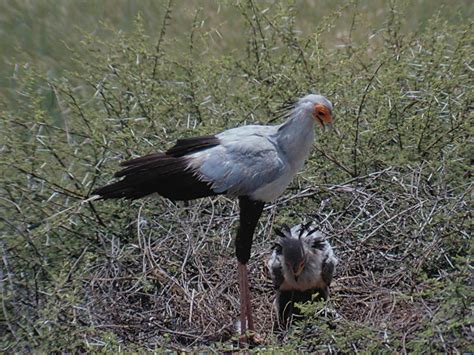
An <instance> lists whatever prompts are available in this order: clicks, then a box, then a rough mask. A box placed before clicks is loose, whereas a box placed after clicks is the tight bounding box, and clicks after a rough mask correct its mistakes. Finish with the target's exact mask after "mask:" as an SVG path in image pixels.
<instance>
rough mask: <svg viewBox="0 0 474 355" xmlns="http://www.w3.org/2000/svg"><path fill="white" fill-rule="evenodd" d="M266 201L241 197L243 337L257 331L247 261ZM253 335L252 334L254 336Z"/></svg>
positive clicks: (239, 257)
mask: <svg viewBox="0 0 474 355" xmlns="http://www.w3.org/2000/svg"><path fill="white" fill-rule="evenodd" d="M264 204H265V203H264V202H261V201H253V200H251V199H250V198H248V197H245V196H244V197H239V206H240V225H239V229H238V231H237V237H236V238H235V252H236V255H237V260H238V274H239V291H240V327H241V328H240V329H241V336H242V338H244V339H245V338H246V332H247V329H248V330H250V331H251V332H252V333H255V327H254V323H253V318H252V308H251V302H250V288H249V283H248V276H247V262H248V261H249V259H250V250H251V248H252V241H253V234H254V232H255V228H256V227H257V222H258V219H259V218H260V216H261V214H262V211H263V206H264ZM252 336H253V335H251V337H252Z"/></svg>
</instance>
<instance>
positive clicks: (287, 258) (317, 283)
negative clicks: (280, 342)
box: [267, 224, 337, 325]
mask: <svg viewBox="0 0 474 355" xmlns="http://www.w3.org/2000/svg"><path fill="white" fill-rule="evenodd" d="M277 234H278V235H279V236H280V238H279V241H278V242H276V243H275V246H274V248H273V253H272V255H271V257H270V259H269V260H268V264H267V267H268V270H269V272H270V275H271V278H272V281H273V286H274V288H275V289H276V290H277V297H276V300H275V308H276V310H277V314H278V320H279V323H280V324H282V325H287V324H288V322H289V320H290V319H291V316H292V315H295V314H298V311H297V309H295V308H294V302H306V301H309V300H311V298H312V295H313V294H315V293H318V294H319V295H320V296H321V297H322V298H324V299H326V298H327V297H328V292H329V286H330V284H331V281H332V278H333V275H334V270H335V267H336V264H337V259H336V257H335V256H334V252H333V249H332V247H331V245H330V244H329V242H328V241H327V240H326V239H325V237H324V235H323V234H322V233H321V232H320V231H318V230H317V229H316V227H315V226H312V225H310V224H306V225H304V224H298V225H296V226H294V227H292V228H291V229H290V228H289V227H288V226H283V228H282V229H281V230H280V231H277Z"/></svg>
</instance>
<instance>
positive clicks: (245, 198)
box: [92, 94, 332, 339]
mask: <svg viewBox="0 0 474 355" xmlns="http://www.w3.org/2000/svg"><path fill="white" fill-rule="evenodd" d="M286 117H287V120H286V122H284V123H283V124H280V125H276V126H260V125H248V126H242V127H237V128H232V129H229V130H226V131H224V132H221V133H219V134H216V135H209V136H203V137H194V138H184V139H178V141H177V142H176V145H175V146H174V147H172V148H170V149H168V150H167V151H166V152H165V153H154V154H150V155H146V156H143V157H139V158H136V159H132V160H129V161H125V162H122V163H121V164H120V165H121V166H122V167H123V169H122V170H120V171H118V172H117V173H116V174H115V177H118V178H122V179H121V180H120V181H117V182H114V183H111V184H110V185H107V186H104V187H101V188H99V189H97V190H95V191H93V192H92V194H93V195H98V196H99V197H100V198H101V199H115V198H127V199H137V198H141V197H144V196H147V195H150V194H152V193H154V192H157V193H158V194H159V195H161V196H163V197H167V198H169V199H170V200H192V199H197V198H201V197H206V196H214V195H219V194H225V195H227V196H230V197H237V198H238V199H239V207H240V223H239V227H238V230H237V236H236V238H235V248H236V249H235V250H236V256H237V260H238V282H239V289H240V324H241V327H240V329H241V334H242V338H244V339H245V338H246V337H247V334H246V331H247V329H248V330H249V331H251V335H250V337H249V339H251V337H253V334H255V328H254V323H253V319H252V312H251V303H250V290H249V284H248V276H247V262H248V261H249V259H250V252H251V247H252V239H253V234H254V232H255V228H256V226H257V222H258V219H259V218H260V215H261V214H262V210H263V206H264V204H265V202H270V201H273V200H275V199H276V198H277V197H279V196H280V195H281V194H282V193H283V191H284V190H285V188H286V187H287V186H288V184H289V183H290V182H291V180H292V179H293V177H294V176H295V174H296V173H297V172H298V171H299V170H300V169H301V168H302V167H303V165H304V162H305V160H306V158H307V157H308V155H309V153H310V150H311V146H312V144H313V141H314V129H313V127H314V122H316V123H317V124H318V125H319V126H320V127H321V128H323V127H325V126H332V104H331V102H329V100H327V99H326V98H325V97H323V96H321V95H315V94H310V95H307V96H305V97H303V98H301V99H299V100H298V101H297V103H296V104H294V105H292V106H291V107H290V108H289V109H288V111H287V113H286Z"/></svg>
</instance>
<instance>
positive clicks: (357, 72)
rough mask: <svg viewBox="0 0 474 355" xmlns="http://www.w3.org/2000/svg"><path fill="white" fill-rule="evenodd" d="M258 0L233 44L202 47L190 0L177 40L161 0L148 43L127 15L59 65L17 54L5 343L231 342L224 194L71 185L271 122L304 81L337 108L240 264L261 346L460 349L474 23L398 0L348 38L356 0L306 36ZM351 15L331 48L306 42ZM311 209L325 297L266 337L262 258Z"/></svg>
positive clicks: (2, 243) (143, 346)
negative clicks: (325, 262) (416, 22)
mask: <svg viewBox="0 0 474 355" xmlns="http://www.w3.org/2000/svg"><path fill="white" fill-rule="evenodd" d="M259 6H260V5H259V4H258V3H255V2H252V1H250V2H242V3H239V5H238V6H236V7H235V8H234V10H235V11H237V12H238V14H239V16H241V19H242V20H243V23H244V25H243V26H245V29H246V31H245V33H244V34H243V36H245V38H244V39H245V41H243V40H242V39H241V40H242V41H241V42H242V43H245V50H243V51H242V53H240V54H241V55H236V54H235V53H233V54H232V55H228V56H226V55H222V56H216V57H212V58H209V57H205V56H204V55H203V53H205V51H206V50H207V49H208V47H206V38H207V37H206V35H207V34H203V33H202V26H201V24H202V22H201V21H200V16H202V13H200V12H198V13H196V15H195V19H194V22H193V25H192V30H191V33H189V38H188V41H189V43H187V45H188V46H189V48H187V50H186V51H179V53H180V55H179V56H176V55H173V53H174V52H173V50H171V49H170V47H171V48H173V44H174V43H173V42H172V41H168V40H167V30H168V25H169V23H170V22H172V21H173V11H174V8H173V7H172V4H171V3H170V4H168V6H167V7H165V8H164V9H163V14H164V15H163V16H165V18H164V19H163V21H162V28H161V31H159V32H158V33H159V34H160V35H159V38H158V39H157V40H158V43H159V44H160V45H158V46H157V43H156V41H155V39H153V40H150V38H149V37H148V36H147V35H146V31H145V30H144V28H145V27H144V24H143V21H142V20H141V19H140V18H137V20H136V23H135V31H134V32H133V33H118V34H117V35H116V37H115V40H113V41H108V40H104V39H103V38H101V37H100V36H95V35H90V34H84V38H83V42H82V46H83V50H82V51H80V52H73V53H71V57H72V58H73V60H74V61H75V63H76V64H77V69H76V71H72V72H68V73H67V75H65V76H64V77H61V78H57V79H51V78H49V77H46V76H45V75H43V74H41V72H39V71H38V70H36V69H35V68H34V67H32V66H30V65H26V64H25V65H23V66H18V67H17V69H16V71H15V75H14V78H12V81H13V82H14V88H13V89H12V90H11V92H10V93H9V95H8V98H6V99H5V100H3V99H2V100H1V101H2V104H1V107H0V117H2V118H1V120H0V124H1V126H0V131H1V132H2V137H1V139H2V140H1V144H0V151H1V154H2V155H1V156H0V163H1V167H2V168H1V175H0V182H1V184H0V206H1V208H2V211H1V214H0V231H1V233H2V234H1V235H2V238H1V240H0V253H1V263H0V297H1V307H2V313H1V316H0V333H2V334H5V336H3V337H1V339H0V347H1V349H2V350H3V351H45V352H46V351H47V352H52V351H58V352H59V351H61V352H64V351H70V352H76V351H98V350H103V351H109V352H114V351H120V350H122V351H144V350H156V351H164V350H184V351H194V350H203V351H226V350H233V349H235V346H236V334H237V333H236V331H235V321H236V320H237V318H238V314H237V309H238V307H237V305H238V287H237V282H236V279H237V278H236V267H235V257H234V246H233V236H234V233H235V229H236V225H237V221H238V210H237V206H236V203H235V201H232V200H229V199H226V198H224V197H218V198H214V199H202V200H197V201H192V202H190V203H186V204H184V203H177V204H175V203H172V202H170V201H167V200H164V199H161V198H151V197H150V198H147V199H145V200H139V201H134V202H129V201H115V202H113V201H112V202H110V201H105V202H104V201H87V202H85V198H86V197H87V196H89V194H90V191H92V190H93V189H94V188H95V187H97V186H98V185H101V184H103V183H106V182H107V181H108V180H109V178H111V176H112V173H113V171H115V170H116V169H117V165H118V161H121V160H125V159H127V158H130V157H131V156H134V155H137V154H145V153H148V152H150V151H155V150H165V149H166V148H167V147H168V144H170V143H171V142H173V141H174V140H175V139H176V138H177V137H180V136H191V135H199V134H209V133H214V132H217V131H219V130H221V129H225V128H230V127H234V126H237V125H242V124H251V123H254V122H258V123H268V122H272V120H273V118H274V117H275V114H276V112H277V111H278V107H279V106H280V105H281V104H282V103H283V102H285V101H287V100H288V99H293V98H295V97H298V95H299V94H300V93H301V92H308V91H312V90H313V88H314V85H315V84H317V85H318V86H319V88H318V89H319V90H321V92H322V93H323V94H324V95H325V96H327V97H330V98H331V99H332V101H333V102H334V103H335V112H336V122H335V124H336V127H337V132H326V133H324V134H322V133H321V132H318V133H321V134H319V135H318V141H317V143H316V145H315V149H314V154H313V156H312V157H311V158H310V159H309V161H308V164H307V165H306V167H305V169H304V171H303V172H302V173H301V174H300V175H298V176H297V179H296V181H295V182H294V184H293V185H292V186H291V187H290V188H289V189H288V190H287V191H286V194H285V195H284V196H283V197H282V198H280V199H279V200H278V201H276V202H275V203H274V204H272V205H268V206H266V208H265V210H264V213H263V216H262V218H261V220H260V224H259V227H258V236H257V237H256V240H255V242H254V248H253V254H252V258H251V261H250V264H249V268H250V272H251V275H250V280H251V287H252V298H253V303H254V308H255V309H254V314H255V315H256V326H257V329H258V332H259V334H260V335H261V336H262V337H263V338H264V342H263V344H262V345H261V346H259V347H258V349H260V350H275V351H298V350H300V351H324V352H326V351H331V352H352V351H366V352H369V351H374V352H380V351H390V352H426V351H430V352H440V351H441V352H467V351H471V350H472V339H473V337H472V301H473V293H472V286H473V285H472V265H471V263H472V261H471V255H472V242H471V235H470V234H471V231H470V228H471V227H472V216H471V207H472V206H471V205H472V193H473V190H472V176H471V171H472V166H471V165H472V164H471V163H472V92H473V91H472V88H473V82H472V63H471V59H470V58H472V41H471V39H472V34H471V33H472V26H471V25H462V26H461V25H459V26H458V25H456V26H452V25H450V24H448V23H446V22H445V21H444V20H443V19H442V18H441V17H439V16H438V17H435V18H433V19H432V20H431V21H430V22H428V23H427V25H426V26H427V27H426V28H425V29H423V30H421V29H420V32H417V33H407V32H404V31H403V30H402V25H401V23H402V20H403V12H402V11H401V10H400V11H399V10H398V9H397V8H395V7H394V6H393V4H391V5H390V6H388V7H387V9H386V13H384V15H385V16H386V20H385V22H384V24H383V27H382V28H380V29H373V28H370V33H372V35H371V40H370V41H369V42H366V41H365V40H364V41H362V42H358V41H356V40H355V39H354V38H355V37H353V31H356V32H357V31H358V32H357V33H358V36H362V37H363V38H366V37H367V33H369V29H368V28H367V27H364V26H369V25H370V22H368V21H365V20H364V19H365V17H364V15H363V13H362V12H360V11H359V10H358V9H357V6H355V5H354V6H352V5H351V6H349V5H347V6H345V7H343V8H341V9H339V10H337V11H335V12H334V13H333V16H330V17H328V18H324V19H322V21H321V22H320V23H319V24H318V26H317V27H315V28H311V30H308V31H307V34H306V35H305V34H302V33H300V32H299V30H298V29H297V28H295V21H294V19H295V16H296V12H295V9H294V8H293V7H291V6H290V7H285V6H283V5H281V6H280V5H275V6H272V7H271V8H269V9H268V11H267V10H266V9H260V8H259ZM171 10H172V11H171ZM347 11H349V12H350V14H353V15H351V16H353V17H352V20H353V21H352V25H351V28H350V31H349V30H348V31H347V33H345V32H344V33H342V32H338V35H337V36H342V37H343V40H341V44H340V45H339V46H335V47H334V46H329V45H324V44H323V43H322V42H320V41H319V40H318V39H319V38H322V37H324V36H326V35H328V33H329V32H331V31H332V30H334V27H335V22H336V21H337V20H338V18H339V17H340V16H347ZM236 16H237V15H236ZM160 23H161V22H160ZM105 30H108V31H110V28H107V29H105ZM341 33H342V34H341ZM337 36H336V37H337ZM354 36H355V34H354ZM336 37H334V38H336ZM239 43H240V42H239ZM180 46H182V44H181V45H180ZM180 48H181V47H180ZM183 53H185V54H183ZM204 57H205V58H204ZM203 58H204V59H203ZM309 220H314V221H317V222H318V223H319V224H320V226H321V229H322V230H323V231H324V232H325V233H326V234H327V236H328V237H329V238H330V242H331V244H332V245H333V247H335V252H336V256H337V257H338V258H339V260H340V262H339V265H338V267H337V270H336V274H335V278H334V284H333V285H332V288H331V296H330V300H329V302H328V303H312V304H306V305H303V306H302V310H303V312H304V313H306V315H307V317H306V321H305V322H302V323H300V324H299V325H295V326H294V327H292V328H291V329H290V331H289V332H287V333H279V332H275V329H274V321H275V314H274V313H273V310H272V302H273V296H274V293H273V290H272V288H271V282H270V280H269V278H268V277H267V275H266V270H265V258H266V256H267V255H269V253H270V248H271V246H272V243H273V240H274V237H275V233H274V229H275V228H277V227H279V226H280V225H281V224H282V223H287V224H290V225H291V224H295V223H300V222H302V221H309Z"/></svg>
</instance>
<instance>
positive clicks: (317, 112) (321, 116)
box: [313, 104, 333, 129]
mask: <svg viewBox="0 0 474 355" xmlns="http://www.w3.org/2000/svg"><path fill="white" fill-rule="evenodd" d="M313 118H314V119H315V121H316V122H318V124H319V125H320V126H321V128H323V129H325V128H326V127H328V128H330V129H332V127H333V126H332V113H331V111H330V110H329V109H328V108H327V107H326V106H324V105H321V104H316V105H315V106H314V112H313Z"/></svg>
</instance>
